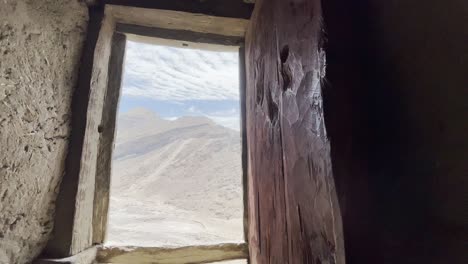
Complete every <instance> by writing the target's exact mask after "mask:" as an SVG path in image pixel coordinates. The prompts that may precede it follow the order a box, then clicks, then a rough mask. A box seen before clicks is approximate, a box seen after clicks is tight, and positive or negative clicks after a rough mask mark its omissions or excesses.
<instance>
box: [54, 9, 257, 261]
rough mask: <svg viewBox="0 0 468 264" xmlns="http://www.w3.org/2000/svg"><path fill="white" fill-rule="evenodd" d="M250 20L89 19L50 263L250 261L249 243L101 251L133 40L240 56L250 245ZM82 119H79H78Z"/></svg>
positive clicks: (161, 14)
mask: <svg viewBox="0 0 468 264" xmlns="http://www.w3.org/2000/svg"><path fill="white" fill-rule="evenodd" d="M247 25H248V20H245V19H239V18H226V17H215V16H208V15H202V14H193V13H186V12H179V11H169V10H160V9H146V8H138V7H128V6H116V5H105V7H104V9H103V10H101V11H100V13H99V12H97V13H96V14H93V13H91V12H90V25H89V27H88V30H89V32H88V40H87V43H86V47H85V50H84V53H85V54H84V57H83V61H82V68H81V69H80V81H79V85H78V88H77V90H76V91H75V93H74V99H73V100H74V103H73V106H72V109H73V111H74V112H73V115H74V118H73V120H72V136H71V140H70V141H71V142H70V147H69V149H70V151H69V154H68V157H67V163H66V166H67V172H66V175H65V177H64V179H63V182H62V184H61V190H60V193H59V196H58V199H57V205H56V206H57V208H56V217H55V223H56V224H55V228H54V232H53V237H52V239H51V240H50V241H49V244H48V246H47V248H46V250H45V256H48V257H53V258H66V257H70V256H74V255H79V254H80V253H82V252H89V250H90V249H92V248H96V249H97V250H94V251H93V252H96V253H95V254H96V259H97V261H98V262H102V263H155V262H157V263H168V264H169V263H210V262H215V261H225V260H233V259H248V258H249V253H248V246H247V242H244V243H239V244H235V243H228V244H218V245H201V246H189V247H182V248H175V249H169V248H156V247H146V248H145V247H124V249H123V248H122V247H110V248H107V247H102V244H103V242H104V240H105V233H106V227H107V214H108V205H109V189H110V176H111V175H110V168H111V159H112V150H113V145H114V134H115V123H116V113H117V107H118V100H119V96H120V90H121V79H122V73H123V63H124V56H125V43H126V41H127V39H137V40H139V41H151V40H154V39H155V38H159V39H163V40H167V41H174V42H189V43H191V45H192V44H193V45H192V47H196V46H197V45H206V44H210V45H216V46H217V47H231V48H230V49H231V50H232V47H235V46H237V47H238V48H239V65H240V66H239V76H240V101H241V104H240V107H241V120H242V122H241V137H242V171H243V175H242V180H243V192H244V194H243V199H244V201H243V202H244V237H245V240H247V239H248V223H247V221H248V216H247V211H248V206H247V205H248V200H247V199H248V184H247V135H246V100H245V94H246V93H245V88H246V82H245V74H246V73H245V70H246V69H245V57H244V47H243V44H244V35H245V32H246V28H247ZM75 115H77V116H75Z"/></svg>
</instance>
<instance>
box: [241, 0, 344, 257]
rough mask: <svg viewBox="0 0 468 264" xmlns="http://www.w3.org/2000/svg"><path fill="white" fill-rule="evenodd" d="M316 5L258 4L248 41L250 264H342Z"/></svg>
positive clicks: (296, 1)
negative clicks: (325, 112)
mask: <svg viewBox="0 0 468 264" xmlns="http://www.w3.org/2000/svg"><path fill="white" fill-rule="evenodd" d="M321 30H322V28H321V6H320V1H319V0H293V1H283V0H271V1H267V0H263V1H260V0H259V1H257V2H256V6H255V10H254V14H253V17H252V21H251V24H250V27H249V30H248V34H247V36H246V68H247V76H246V77H247V91H246V92H247V102H246V103H247V141H248V142H247V144H248V164H249V175H248V180H249V247H250V257H251V261H252V263H259V264H263V263H277V264H285V263H290V264H302V263H303V264H308V263H344V250H343V244H342V243H343V241H342V240H343V237H342V228H341V216H340V213H339V209H338V208H339V207H338V202H337V199H336V193H335V185H334V182H333V177H332V169H331V161H330V146H329V142H328V138H327V133H326V130H325V124H324V120H323V107H322V91H321V81H322V78H323V77H324V75H325V54H324V52H323V51H322V50H321V38H322V35H321V33H322V31H321Z"/></svg>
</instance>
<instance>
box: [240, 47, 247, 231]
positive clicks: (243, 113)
mask: <svg viewBox="0 0 468 264" xmlns="http://www.w3.org/2000/svg"><path fill="white" fill-rule="evenodd" d="M245 70H246V69H245V47H240V48H239V90H240V91H239V96H240V110H241V136H242V187H243V189H242V191H243V193H242V194H243V196H242V198H243V201H244V239H246V240H247V238H248V237H249V217H248V216H249V210H248V208H249V204H248V199H249V182H248V177H247V175H248V170H247V169H248V167H249V166H248V162H249V160H248V157H247V155H248V150H247V147H248V145H247V126H246V125H247V123H246V119H247V109H246V101H247V98H246V79H245V78H246V77H245V76H246V72H245Z"/></svg>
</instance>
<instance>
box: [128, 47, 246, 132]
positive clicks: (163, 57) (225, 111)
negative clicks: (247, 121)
mask: <svg viewBox="0 0 468 264" xmlns="http://www.w3.org/2000/svg"><path fill="white" fill-rule="evenodd" d="M136 107H145V108H148V109H151V110H153V111H155V112H156V113H158V114H159V115H160V116H162V117H163V118H167V119H175V118H177V117H180V116H187V115H204V116H207V117H209V118H211V119H213V120H214V121H215V122H217V123H219V124H220V125H223V126H226V127H229V128H232V129H236V130H239V126H240V125H239V124H240V123H239V122H240V120H239V117H240V114H239V67H238V53H237V52H214V51H206V50H194V49H183V48H174V47H167V46H156V45H150V44H143V43H137V42H131V41H128V42H127V50H126V57H125V71H124V76H123V86H122V95H121V99H120V105H119V112H120V113H123V112H126V111H129V110H131V109H133V108H136Z"/></svg>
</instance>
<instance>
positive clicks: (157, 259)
mask: <svg viewBox="0 0 468 264" xmlns="http://www.w3.org/2000/svg"><path fill="white" fill-rule="evenodd" d="M248 256H249V253H248V247H247V245H246V244H245V243H243V244H219V245H209V246H189V247H181V248H158V247H103V248H101V249H99V251H98V254H97V258H96V260H97V261H98V262H99V263H120V264H130V263H139V264H150V263H159V264H185V263H186V264H189V263H191V264H196V263H211V262H215V261H224V260H233V259H247V258H248Z"/></svg>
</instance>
